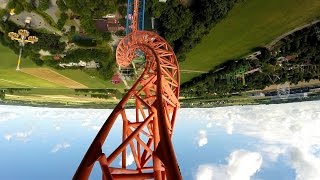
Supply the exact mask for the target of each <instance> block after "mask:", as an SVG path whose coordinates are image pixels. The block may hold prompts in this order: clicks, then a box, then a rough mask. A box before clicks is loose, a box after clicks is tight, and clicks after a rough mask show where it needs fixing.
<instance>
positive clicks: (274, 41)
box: [266, 19, 320, 49]
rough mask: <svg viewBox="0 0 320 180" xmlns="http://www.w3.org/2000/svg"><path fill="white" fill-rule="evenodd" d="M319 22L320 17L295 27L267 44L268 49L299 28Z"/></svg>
mask: <svg viewBox="0 0 320 180" xmlns="http://www.w3.org/2000/svg"><path fill="white" fill-rule="evenodd" d="M318 22H320V19H318V20H315V21H312V22H311V23H308V24H305V25H302V26H299V27H297V28H295V29H293V30H291V31H289V32H287V33H285V34H283V35H281V36H279V37H277V38H276V39H275V40H273V41H272V42H271V43H269V44H268V45H266V47H267V48H268V49H271V48H272V46H274V45H275V44H276V43H277V42H278V41H280V40H281V39H282V38H284V37H286V36H288V35H290V34H292V33H294V32H296V31H299V30H301V29H303V28H306V27H308V26H312V25H314V24H317V23H318Z"/></svg>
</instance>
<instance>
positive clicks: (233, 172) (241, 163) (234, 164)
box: [227, 150, 262, 180]
mask: <svg viewBox="0 0 320 180" xmlns="http://www.w3.org/2000/svg"><path fill="white" fill-rule="evenodd" d="M261 165H262V156H261V155H260V154H259V153H257V152H248V151H244V150H239V151H234V152H232V153H231V155H230V156H229V164H228V166H227V174H228V177H229V179H230V180H239V179H241V180H249V179H250V177H251V176H253V175H254V174H255V173H256V172H257V171H258V170H259V169H260V167H261Z"/></svg>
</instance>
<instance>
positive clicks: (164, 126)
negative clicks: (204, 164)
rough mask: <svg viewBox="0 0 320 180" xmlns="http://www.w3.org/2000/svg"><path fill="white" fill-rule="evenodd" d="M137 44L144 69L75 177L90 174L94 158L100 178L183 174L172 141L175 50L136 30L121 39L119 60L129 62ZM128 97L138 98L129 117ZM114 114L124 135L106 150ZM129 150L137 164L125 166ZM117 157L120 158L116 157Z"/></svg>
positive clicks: (153, 35)
mask: <svg viewBox="0 0 320 180" xmlns="http://www.w3.org/2000/svg"><path fill="white" fill-rule="evenodd" d="M138 49H139V50H141V51H143V52H144V54H145V57H146V67H145V70H144V71H143V73H142V75H141V76H140V78H139V79H138V81H137V82H136V83H135V84H134V85H133V87H132V88H131V89H130V90H129V91H128V93H127V94H126V95H125V96H124V97H123V99H122V100H121V101H120V103H119V104H118V105H117V106H116V108H115V109H114V111H113V112H112V113H111V115H110V116H109V118H108V119H107V120H106V122H105V123H104V125H103V126H102V127H101V129H100V131H99V133H98V134H97V136H96V138H95V139H94V141H93V142H92V144H91V146H90V147H89V149H88V151H87V153H86V154H85V156H84V158H83V160H82V162H81V164H80V165H79V167H78V170H77V172H76V173H75V175H74V177H73V179H88V178H89V175H90V173H91V170H92V168H93V166H94V164H95V162H96V161H98V162H99V164H100V166H101V169H102V174H103V175H102V179H159V180H160V179H175V180H179V179H182V178H181V174H180V170H179V166H178V163H177V160H176V157H175V153H174V150H173V146H172V142H171V137H172V133H173V128H174V124H175V119H176V114H177V109H178V108H179V102H178V97H179V90H180V89H179V84H180V82H179V68H178V63H177V59H176V56H175V54H174V52H173V50H172V48H171V47H170V46H169V45H168V43H167V42H166V41H165V40H164V39H163V38H162V37H160V36H159V35H157V34H156V33H153V32H148V31H134V32H132V33H131V34H129V35H128V36H126V37H125V38H124V39H122V40H121V41H120V43H119V45H118V48H117V52H116V58H117V63H118V64H119V65H120V66H122V67H126V66H128V65H129V64H130V63H131V61H132V60H133V58H134V57H135V54H136V50H138ZM130 102H134V104H135V111H134V112H135V116H130V117H131V118H130V117H129V116H127V110H126V107H127V106H128V105H129V103H130ZM116 120H120V121H121V123H122V139H121V141H120V142H119V145H118V147H115V149H114V150H113V151H112V153H110V154H108V155H106V154H104V153H103V150H102V146H103V144H104V143H107V141H106V140H107V137H108V134H109V132H110V130H111V129H112V126H113V125H114V123H115V121H116ZM128 152H129V153H131V154H132V155H133V157H134V165H133V166H134V167H132V166H130V168H129V167H127V163H128V162H127V155H128ZM116 159H121V163H120V164H118V163H115V160H116Z"/></svg>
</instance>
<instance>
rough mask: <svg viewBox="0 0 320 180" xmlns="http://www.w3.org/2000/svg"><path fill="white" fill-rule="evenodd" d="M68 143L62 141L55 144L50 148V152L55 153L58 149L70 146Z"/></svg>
mask: <svg viewBox="0 0 320 180" xmlns="http://www.w3.org/2000/svg"><path fill="white" fill-rule="evenodd" d="M70 146H71V145H70V144H69V143H66V142H64V143H62V144H56V145H55V146H54V147H53V148H52V150H51V152H52V153H56V152H58V151H60V150H62V149H67V148H70Z"/></svg>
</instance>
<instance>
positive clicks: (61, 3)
mask: <svg viewBox="0 0 320 180" xmlns="http://www.w3.org/2000/svg"><path fill="white" fill-rule="evenodd" d="M56 3H57V5H58V7H59V9H60V10H61V11H62V12H65V11H67V10H68V7H67V5H66V4H65V3H64V1H63V0H57V2H56Z"/></svg>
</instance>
